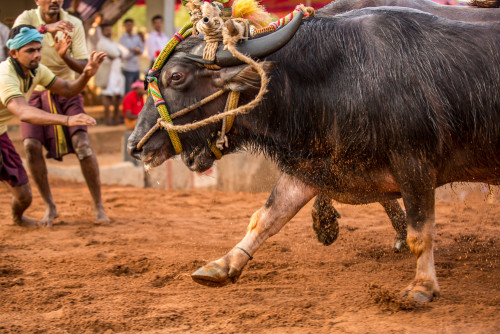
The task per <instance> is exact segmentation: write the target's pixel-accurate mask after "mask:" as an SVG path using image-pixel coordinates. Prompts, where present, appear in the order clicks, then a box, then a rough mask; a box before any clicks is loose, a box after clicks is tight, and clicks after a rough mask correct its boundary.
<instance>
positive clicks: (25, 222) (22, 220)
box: [13, 216, 39, 228]
mask: <svg viewBox="0 0 500 334" xmlns="http://www.w3.org/2000/svg"><path fill="white" fill-rule="evenodd" d="M13 219H14V224H16V225H18V226H22V227H28V228H35V227H38V226H39V224H38V222H37V221H36V220H34V219H32V218H29V217H26V216H21V217H14V218H13Z"/></svg>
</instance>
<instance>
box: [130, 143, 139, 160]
mask: <svg viewBox="0 0 500 334" xmlns="http://www.w3.org/2000/svg"><path fill="white" fill-rule="evenodd" d="M127 151H128V154H129V155H130V156H131V157H132V158H135V159H137V160H141V152H142V149H140V150H138V149H137V146H136V145H127Z"/></svg>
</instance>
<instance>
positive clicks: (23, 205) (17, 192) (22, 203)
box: [9, 183, 38, 227]
mask: <svg viewBox="0 0 500 334" xmlns="http://www.w3.org/2000/svg"><path fill="white" fill-rule="evenodd" d="M9 188H10V190H11V192H12V220H13V221H14V223H15V224H17V225H19V226H24V227H36V226H38V223H37V221H36V220H34V219H31V218H28V217H26V216H23V213H24V211H26V209H27V208H28V207H29V206H30V205H31V200H32V198H33V197H32V195H31V187H30V184H29V183H25V184H23V185H20V186H17V187H10V186H9Z"/></svg>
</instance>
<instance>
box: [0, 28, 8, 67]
mask: <svg viewBox="0 0 500 334" xmlns="http://www.w3.org/2000/svg"><path fill="white" fill-rule="evenodd" d="M9 32H10V29H9V27H7V26H6V25H5V24H3V23H2V22H0V61H3V60H5V59H6V58H7V56H8V55H6V54H5V46H6V45H7V41H8V40H9Z"/></svg>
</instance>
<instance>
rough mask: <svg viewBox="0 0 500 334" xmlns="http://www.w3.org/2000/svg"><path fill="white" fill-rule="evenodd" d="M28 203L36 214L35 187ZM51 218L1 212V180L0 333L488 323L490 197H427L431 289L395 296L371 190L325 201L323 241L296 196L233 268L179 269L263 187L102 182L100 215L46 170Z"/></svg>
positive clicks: (494, 295)
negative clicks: (99, 219)
mask: <svg viewBox="0 0 500 334" xmlns="http://www.w3.org/2000/svg"><path fill="white" fill-rule="evenodd" d="M34 193H35V194H34V200H33V204H32V207H31V208H30V209H29V211H28V213H29V214H30V215H31V216H33V217H35V218H41V216H42V214H43V210H44V207H43V203H42V200H41V199H40V197H39V196H38V193H37V191H36V190H34ZM53 194H54V198H55V199H56V203H57V205H58V209H59V211H60V213H61V216H60V218H59V219H57V221H56V223H55V225H54V227H53V228H39V229H35V230H26V229H24V228H20V227H17V226H14V225H12V223H11V221H10V195H9V193H8V192H7V190H6V189H4V188H3V187H0V208H1V210H0V301H1V302H0V332H2V333H35V332H36V333H88V332H99V333H102V332H104V333H114V332H125V333H137V332H146V333H259V334H260V333H315V334H316V333H438V332H439V333H499V332H500V317H499V314H500V313H499V310H500V268H499V249H500V247H499V236H500V230H499V226H500V218H499V217H500V206H499V204H498V203H499V202H498V200H497V201H495V202H494V203H488V202H487V201H486V200H484V199H483V198H478V199H476V200H468V201H466V202H458V203H457V202H438V203H437V209H436V221H437V231H438V233H437V238H436V239H437V242H436V246H435V248H436V250H435V260H436V270H437V275H438V279H439V282H440V286H441V293H442V296H441V297H440V298H437V299H436V300H435V301H433V302H432V303H430V304H426V305H417V304H414V303H412V302H407V301H405V300H400V299H399V298H398V297H397V296H398V293H399V290H400V289H402V288H404V287H405V286H406V285H407V284H408V283H409V282H410V281H411V279H412V278H413V276H414V271H415V259H414V256H413V255H412V254H411V253H410V252H408V251H406V252H403V253H395V252H394V251H393V249H392V242H393V237H394V231H393V230H392V227H391V226H390V223H389V220H388V218H387V217H386V215H385V213H384V212H383V210H382V208H381V207H380V206H379V205H378V204H373V205H365V206H349V205H341V204H338V205H337V209H338V210H339V211H340V212H341V214H342V216H343V218H342V219H341V220H340V225H341V228H340V236H339V239H338V240H337V241H336V242H335V243H334V244H333V245H331V246H328V247H325V246H323V245H321V244H320V243H318V242H317V241H316V237H315V235H314V232H313V230H312V227H311V225H312V221H311V218H310V209H311V205H312V203H309V204H308V205H307V206H306V207H305V208H304V209H303V210H301V211H300V212H299V214H298V215H297V216H296V217H295V218H294V219H293V220H292V221H291V222H290V223H289V224H288V225H287V226H285V227H284V228H283V230H282V231H281V232H280V233H279V234H278V235H276V236H274V237H272V238H271V239H269V240H268V241H267V242H266V243H265V244H264V246H263V247H262V248H261V249H260V250H259V251H258V252H257V254H256V256H255V259H254V260H253V261H251V262H250V263H249V265H248V266H247V267H246V268H245V270H244V271H243V274H242V276H241V278H240V280H239V281H238V282H237V283H236V284H233V285H229V286H225V287H223V288H209V287H205V286H201V285H198V284H196V283H194V282H193V281H192V280H191V277H190V274H191V273H192V272H193V271H194V270H196V269H197V268H198V267H199V266H201V265H203V264H205V263H206V262H208V261H211V260H215V259H217V258H219V257H220V256H222V255H224V254H225V253H226V252H227V251H229V250H230V249H231V248H232V247H233V246H234V245H235V244H236V243H237V242H238V241H239V240H240V239H241V238H242V237H243V235H244V233H245V229H246V226H247V224H248V221H249V218H250V215H251V214H252V213H253V212H254V211H255V210H257V209H258V208H259V207H260V206H261V205H262V204H263V203H264V201H265V199H266V197H267V194H264V193H262V194H248V193H223V192H216V191H169V192H167V191H160V190H152V189H138V188H131V187H110V186H105V187H103V196H104V200H105V206H106V209H107V213H108V215H109V216H110V218H111V219H112V220H113V221H112V223H110V224H106V225H100V226H97V225H94V224H93V212H92V210H91V204H90V195H89V194H88V191H87V189H86V187H85V185H82V184H67V183H62V182H56V183H54V184H53Z"/></svg>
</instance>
